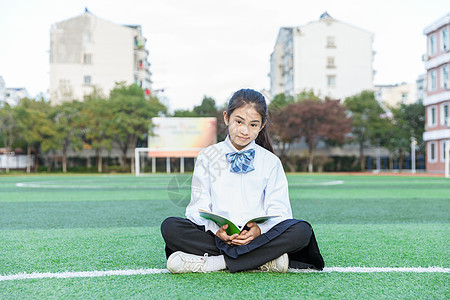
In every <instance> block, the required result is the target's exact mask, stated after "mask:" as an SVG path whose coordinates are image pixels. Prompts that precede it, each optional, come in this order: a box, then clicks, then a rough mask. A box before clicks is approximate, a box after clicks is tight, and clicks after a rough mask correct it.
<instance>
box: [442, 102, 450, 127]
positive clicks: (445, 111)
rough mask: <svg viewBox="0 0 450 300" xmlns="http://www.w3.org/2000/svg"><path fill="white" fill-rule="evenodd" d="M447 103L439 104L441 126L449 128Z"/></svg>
mask: <svg viewBox="0 0 450 300" xmlns="http://www.w3.org/2000/svg"><path fill="white" fill-rule="evenodd" d="M449 106H450V104H449V103H444V104H441V125H442V126H447V127H450V124H449V123H450V120H449V118H448V111H449Z"/></svg>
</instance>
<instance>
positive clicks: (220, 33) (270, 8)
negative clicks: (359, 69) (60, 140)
mask: <svg viewBox="0 0 450 300" xmlns="http://www.w3.org/2000/svg"><path fill="white" fill-rule="evenodd" d="M85 7H87V8H88V9H89V11H90V12H91V13H93V14H94V15H96V16H98V17H100V18H102V19H106V20H109V21H111V22H113V23H116V24H140V25H142V29H143V34H144V36H145V37H146V38H147V40H148V41H147V48H148V50H149V51H150V55H149V61H150V63H151V68H150V70H151V72H152V73H153V77H152V80H153V81H154V86H153V88H154V89H164V93H163V94H162V95H163V96H164V97H165V98H166V101H168V103H169V105H170V108H171V109H172V110H174V109H191V108H192V107H193V106H194V105H198V104H200V103H201V100H202V98H203V96H204V95H207V96H210V97H213V98H214V99H215V100H216V102H217V103H218V104H223V103H225V102H226V101H227V99H228V98H229V96H230V95H231V94H232V93H233V92H234V91H235V90H237V89H239V88H242V87H250V88H253V89H257V90H261V89H269V78H268V76H267V74H268V73H269V70H270V63H269V58H270V54H271V52H272V50H273V46H274V43H275V41H276V38H277V34H278V30H279V28H280V27H283V26H299V25H305V24H307V23H309V22H311V21H316V20H318V19H319V16H320V15H321V14H322V13H323V12H324V11H327V12H328V13H329V14H330V15H331V16H332V17H333V18H335V19H337V20H339V21H343V22H345V23H348V24H351V25H354V26H356V27H359V28H362V29H365V30H367V31H370V32H373V33H374V34H375V38H374V45H373V48H374V51H376V55H375V60H374V68H375V70H376V72H377V73H376V75H375V84H395V83H400V82H413V81H414V80H415V79H416V78H417V76H418V75H420V74H421V73H424V65H423V62H422V61H421V57H422V54H423V53H425V46H426V39H425V36H424V35H423V29H424V27H426V26H428V25H430V24H431V23H433V22H434V21H435V20H437V19H438V18H440V17H442V16H444V15H446V14H447V13H448V12H449V11H450V2H449V1H448V0H447V1H446V0H426V1H425V0H342V1H339V0H315V1H302V0H277V1H274V0H272V1H269V0H249V1H245V0H228V1H223V0H222V1H219V0H191V1H189V0H127V1H115V0H114V1H112V0H109V1H106V0H90V1H88V0H14V1H13V0H0V38H1V40H0V76H3V79H4V80H5V81H6V85H7V87H25V88H27V89H28V91H29V92H30V94H31V95H32V96H33V97H34V96H35V95H37V94H38V93H40V92H46V91H47V89H48V85H49V58H48V57H49V54H48V51H49V44H50V38H49V36H50V33H49V31H50V27H51V25H52V24H54V23H56V22H59V21H63V20H66V19H69V18H72V17H75V16H78V15H80V14H83V13H84V8H85Z"/></svg>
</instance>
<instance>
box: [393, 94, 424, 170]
mask: <svg viewBox="0 0 450 300" xmlns="http://www.w3.org/2000/svg"><path fill="white" fill-rule="evenodd" d="M391 112H392V123H391V126H390V130H389V134H388V135H387V136H388V137H389V138H388V140H387V141H386V144H385V146H386V147H387V148H388V149H389V150H390V151H391V153H392V154H393V155H394V156H397V157H398V158H399V160H400V162H399V168H400V169H401V168H402V165H403V156H404V153H409V152H411V151H410V150H411V140H410V139H411V137H413V138H415V139H416V141H417V145H418V148H419V152H422V153H423V152H424V148H425V143H424V141H423V133H424V131H425V107H424V106H423V104H422V102H417V103H412V104H403V103H402V104H400V106H398V107H395V108H391Z"/></svg>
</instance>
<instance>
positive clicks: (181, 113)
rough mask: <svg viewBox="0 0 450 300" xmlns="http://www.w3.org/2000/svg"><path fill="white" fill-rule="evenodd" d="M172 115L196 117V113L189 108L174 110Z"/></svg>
mask: <svg viewBox="0 0 450 300" xmlns="http://www.w3.org/2000/svg"><path fill="white" fill-rule="evenodd" d="M173 116H174V117H181V118H192V117H197V114H196V113H195V112H193V111H191V110H187V109H177V110H175V111H174V113H173Z"/></svg>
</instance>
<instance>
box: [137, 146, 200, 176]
mask: <svg viewBox="0 0 450 300" xmlns="http://www.w3.org/2000/svg"><path fill="white" fill-rule="evenodd" d="M202 149H203V148H135V149H134V158H135V159H134V164H135V165H134V166H135V174H136V176H141V175H142V173H143V170H145V169H146V168H148V167H149V166H151V172H152V173H156V158H165V159H166V172H167V173H171V170H170V159H171V158H172V157H177V158H180V173H184V159H185V158H187V157H194V159H195V157H197V155H198V152H200V150H202Z"/></svg>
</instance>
